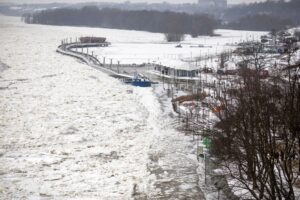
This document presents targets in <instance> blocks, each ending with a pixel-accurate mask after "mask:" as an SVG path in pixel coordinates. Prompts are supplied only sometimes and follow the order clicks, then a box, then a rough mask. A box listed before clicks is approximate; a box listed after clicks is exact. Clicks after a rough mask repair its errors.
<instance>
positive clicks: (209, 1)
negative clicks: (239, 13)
mask: <svg viewBox="0 0 300 200" xmlns="http://www.w3.org/2000/svg"><path fill="white" fill-rule="evenodd" d="M198 5H199V6H201V7H205V8H222V9H225V8H227V0H198Z"/></svg>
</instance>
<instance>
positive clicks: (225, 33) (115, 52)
mask: <svg viewBox="0 0 300 200" xmlns="http://www.w3.org/2000/svg"><path fill="white" fill-rule="evenodd" d="M127 32H128V31H125V33H124V35H112V34H111V35H110V34H105V36H106V37H107V39H108V41H109V42H112V44H111V46H109V47H108V48H92V51H94V53H95V54H96V55H97V56H98V58H99V59H100V61H103V58H104V57H105V61H106V63H110V60H111V59H112V62H113V64H117V63H118V61H119V62H120V63H121V64H132V63H135V64H142V63H156V64H161V65H165V66H169V67H175V68H188V69H191V68H194V67H195V65H196V64H197V65H198V66H199V65H204V64H205V62H204V61H203V62H202V63H195V62H187V61H190V60H195V58H198V57H201V58H202V59H204V58H208V57H210V56H215V55H219V54H220V53H222V52H224V51H231V50H233V49H234V48H235V47H234V46H233V44H237V43H239V42H242V41H247V40H249V41H251V40H260V36H261V35H264V34H265V32H254V31H251V32H249V31H234V30H216V31H215V33H217V34H219V35H222V36H215V37H209V36H201V37H198V38H192V37H190V36H186V37H185V40H184V41H182V42H180V44H181V46H182V48H176V45H177V44H178V43H167V42H165V41H164V35H163V34H154V33H144V34H143V35H140V34H141V33H140V32H136V31H134V32H128V34H127ZM199 45H200V46H202V47H199ZM207 62H210V60H208V61H207ZM209 65H213V63H210V64H209Z"/></svg>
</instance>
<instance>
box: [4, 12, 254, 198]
mask: <svg viewBox="0 0 300 200" xmlns="http://www.w3.org/2000/svg"><path fill="white" fill-rule="evenodd" d="M217 33H222V34H224V37H217V38H215V37H199V38H197V39H192V38H186V41H185V42H183V48H180V49H179V48H178V49H177V48H175V47H174V45H175V44H166V43H164V36H163V35H162V34H157V33H147V32H139V31H126V30H112V29H101V28H84V27H58V26H42V25H28V24H23V23H22V22H21V21H20V18H15V17H5V16H0V41H1V48H0V62H1V63H0V65H1V66H0V93H1V95H0V199H22V198H24V199H67V198H71V199H132V198H135V199H143V198H144V197H145V196H147V197H148V199H203V198H204V197H203V193H202V192H201V191H200V189H199V187H198V182H199V181H200V182H201V181H203V180H199V176H198V174H197V168H198V169H199V163H198V161H197V160H196V156H195V149H196V148H195V142H193V141H192V138H191V137H189V136H184V135H183V134H182V133H180V132H178V131H177V130H176V129H175V128H176V120H177V119H176V118H173V117H172V115H173V113H172V110H171V105H170V103H169V101H168V99H167V98H165V97H164V96H163V97H159V98H158V97H157V95H155V94H157V91H159V90H160V89H159V87H160V86H158V87H157V88H155V89H152V88H147V89H145V88H143V89H141V88H134V87H132V86H129V85H124V84H122V83H121V82H120V81H118V80H116V79H114V78H111V77H109V76H107V75H106V74H104V73H102V72H100V71H97V70H96V69H93V68H91V67H89V66H87V65H85V64H82V63H80V62H79V61H77V60H75V59H74V58H70V57H67V56H63V55H60V54H58V53H56V52H55V50H56V48H57V46H58V45H59V44H60V41H61V40H62V39H64V38H75V37H80V36H86V35H93V36H104V37H107V38H108V40H109V41H110V42H112V46H111V47H108V48H98V49H95V51H97V54H98V55H99V56H101V55H104V56H107V58H109V56H111V58H113V59H116V60H120V61H121V62H129V63H132V62H133V63H137V64H138V63H139V62H148V60H150V62H152V61H156V62H158V60H166V62H168V63H170V62H173V61H176V62H177V61H178V58H180V57H189V56H190V55H191V54H192V56H194V55H195V56H197V54H198V52H199V51H200V50H201V49H202V48H201V49H200V48H191V47H190V46H192V45H197V44H204V45H214V47H213V48H209V49H210V52H212V53H213V52H215V51H218V49H219V50H221V49H222V48H226V47H224V46H222V45H223V44H225V43H231V42H235V41H237V42H238V41H240V40H241V36H242V38H245V37H251V36H250V35H251V33H247V32H238V31H226V30H219V31H218V32H217ZM255 34H256V33H253V35H255ZM243 35H244V36H243ZM253 37H254V36H253ZM255 37H256V36H255ZM216 49H217V50H216ZM202 50H203V51H204V50H205V49H202ZM199 54H200V52H199ZM156 57H157V59H156ZM123 59H124V60H123ZM154 59H155V60H154ZM7 66H8V67H7ZM128 90H133V93H131V92H128ZM158 93H159V92H158ZM177 121H178V120H177Z"/></svg>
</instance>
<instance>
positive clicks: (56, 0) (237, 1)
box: [0, 0, 265, 4]
mask: <svg viewBox="0 0 300 200" xmlns="http://www.w3.org/2000/svg"><path fill="white" fill-rule="evenodd" d="M262 1H265V0H228V4H241V3H253V2H262ZM84 2H111V3H122V2H125V0H110V1H109V0H0V3H14V4H24V3H26V4H34V3H35V4H36V3H39V4H40V3H84ZM130 2H132V3H137V2H144V3H162V2H167V3H196V2H198V0H130Z"/></svg>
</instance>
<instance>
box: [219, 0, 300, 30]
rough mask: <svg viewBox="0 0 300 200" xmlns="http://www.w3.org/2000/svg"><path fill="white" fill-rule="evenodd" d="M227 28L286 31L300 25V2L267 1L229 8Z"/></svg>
mask: <svg viewBox="0 0 300 200" xmlns="http://www.w3.org/2000/svg"><path fill="white" fill-rule="evenodd" d="M224 19H225V20H226V21H227V22H229V23H228V24H227V25H226V27H227V28H234V29H245V30H263V31H264V30H272V29H285V28H287V27H289V26H297V25H300V0H291V1H288V2H286V1H283V0H282V1H277V2H276V1H266V2H261V3H252V4H249V5H240V6H235V7H232V8H229V9H227V10H226V12H225V14H224Z"/></svg>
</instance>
